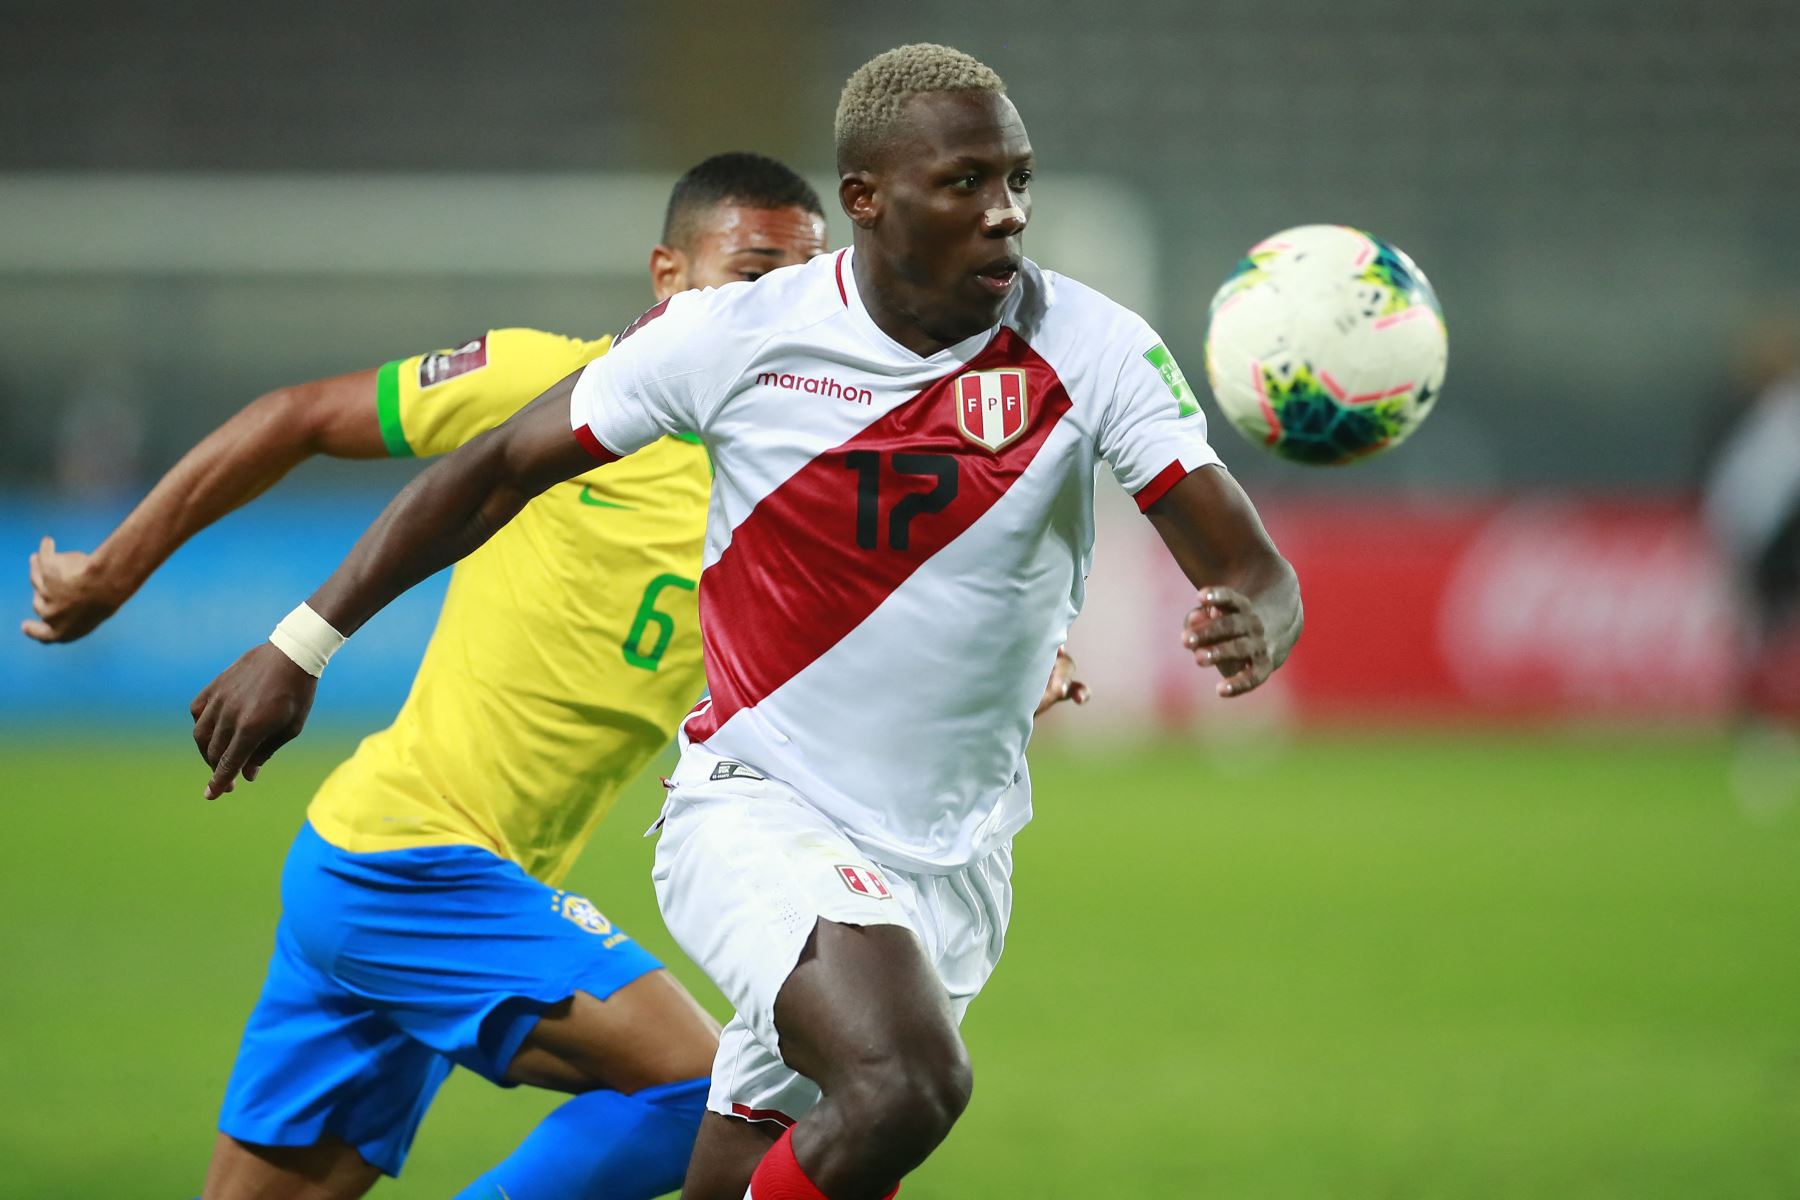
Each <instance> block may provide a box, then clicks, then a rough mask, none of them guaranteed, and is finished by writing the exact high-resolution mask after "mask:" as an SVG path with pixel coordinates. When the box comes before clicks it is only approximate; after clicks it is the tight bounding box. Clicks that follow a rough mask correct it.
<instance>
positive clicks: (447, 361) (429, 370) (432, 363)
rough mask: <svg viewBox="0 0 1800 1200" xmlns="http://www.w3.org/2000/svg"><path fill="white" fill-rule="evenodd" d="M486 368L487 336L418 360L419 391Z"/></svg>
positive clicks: (483, 335) (484, 335)
mask: <svg viewBox="0 0 1800 1200" xmlns="http://www.w3.org/2000/svg"><path fill="white" fill-rule="evenodd" d="M485 366H487V334H485V333H484V334H482V335H481V336H480V337H478V338H476V339H475V340H474V341H472V342H464V343H463V344H462V345H460V346H458V347H457V348H456V349H454V350H438V351H436V352H434V353H432V354H427V355H426V356H425V357H423V358H421V359H420V360H419V390H420V391H424V390H425V389H426V388H428V387H436V386H437V385H438V384H440V383H446V382H448V381H449V380H452V379H455V378H456V377H457V376H458V375H467V374H468V373H469V372H470V371H479V370H481V368H483V367H485Z"/></svg>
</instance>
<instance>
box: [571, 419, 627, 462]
mask: <svg viewBox="0 0 1800 1200" xmlns="http://www.w3.org/2000/svg"><path fill="white" fill-rule="evenodd" d="M575 440H576V441H578V442H580V443H581V448H582V449H583V450H586V451H587V452H588V453H589V454H591V455H593V456H594V457H595V458H597V459H599V460H600V461H601V462H603V463H609V462H618V461H619V456H618V455H617V454H614V453H613V452H612V451H611V450H608V449H607V448H606V447H605V446H602V445H601V444H600V439H599V438H597V437H595V436H594V431H593V430H592V429H589V428H588V427H587V426H586V425H585V424H583V425H577V426H576V427H575Z"/></svg>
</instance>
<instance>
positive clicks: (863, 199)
mask: <svg viewBox="0 0 1800 1200" xmlns="http://www.w3.org/2000/svg"><path fill="white" fill-rule="evenodd" d="M838 203H839V204H842V205H843V206H844V215H845V216H846V217H849V218H850V220H851V221H852V222H853V223H855V225H856V227H857V228H858V229H873V228H874V227H875V222H876V221H877V220H879V219H880V217H881V196H880V191H879V189H877V187H876V186H875V176H874V174H873V173H871V172H869V171H846V172H845V173H844V174H843V176H842V177H841V178H839V180H838Z"/></svg>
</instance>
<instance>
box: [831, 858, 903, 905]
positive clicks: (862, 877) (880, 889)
mask: <svg viewBox="0 0 1800 1200" xmlns="http://www.w3.org/2000/svg"><path fill="white" fill-rule="evenodd" d="M837 872H838V878H839V879H842V880H843V881H844V886H845V887H847V888H849V889H850V890H851V891H853V892H855V893H856V894H857V895H859V896H867V897H869V899H871V900H892V899H893V898H894V893H893V892H891V891H889V890H888V885H887V880H885V879H883V878H882V877H881V872H880V871H877V870H875V869H874V868H873V867H851V866H845V865H843V864H839V866H838V869H837Z"/></svg>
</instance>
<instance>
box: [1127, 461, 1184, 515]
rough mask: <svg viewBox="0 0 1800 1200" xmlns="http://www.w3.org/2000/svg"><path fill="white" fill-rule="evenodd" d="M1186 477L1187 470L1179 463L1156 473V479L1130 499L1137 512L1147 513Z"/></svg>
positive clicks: (1173, 463) (1171, 464) (1174, 463)
mask: <svg viewBox="0 0 1800 1200" xmlns="http://www.w3.org/2000/svg"><path fill="white" fill-rule="evenodd" d="M1187 477H1188V469H1187V468H1186V467H1184V466H1182V465H1181V464H1180V463H1179V462H1172V463H1170V464H1169V465H1168V466H1166V467H1164V468H1163V469H1162V470H1160V471H1158V472H1157V473H1156V478H1155V479H1152V480H1151V481H1150V482H1149V483H1146V484H1145V485H1144V486H1143V487H1142V488H1140V489H1139V490H1138V491H1137V492H1136V493H1134V494H1133V495H1132V497H1131V498H1132V499H1133V500H1136V501H1137V506H1138V511H1139V512H1149V511H1150V506H1151V505H1152V504H1155V503H1156V502H1157V501H1158V500H1161V499H1162V498H1163V497H1164V496H1166V495H1168V494H1169V489H1170V488H1172V487H1174V486H1175V485H1176V484H1178V483H1180V482H1181V481H1182V480H1184V479H1186V478H1187Z"/></svg>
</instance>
